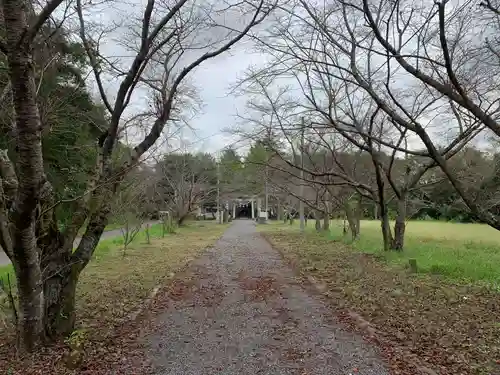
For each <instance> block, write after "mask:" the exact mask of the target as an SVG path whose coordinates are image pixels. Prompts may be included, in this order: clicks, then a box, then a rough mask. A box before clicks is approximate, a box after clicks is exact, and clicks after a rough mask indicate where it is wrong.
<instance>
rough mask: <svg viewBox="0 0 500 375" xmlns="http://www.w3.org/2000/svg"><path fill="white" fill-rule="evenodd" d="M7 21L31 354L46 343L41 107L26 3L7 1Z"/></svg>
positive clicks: (21, 284)
mask: <svg viewBox="0 0 500 375" xmlns="http://www.w3.org/2000/svg"><path fill="white" fill-rule="evenodd" d="M1 5H2V6H3V9H2V10H3V12H2V13H3V18H4V26H5V38H6V42H7V43H6V44H7V50H8V53H7V60H8V71H9V78H10V82H11V83H12V101H13V105H14V110H15V121H16V135H17V136H16V148H17V155H16V156H17V157H16V159H17V170H16V173H17V180H18V181H19V187H18V191H17V194H16V195H17V197H16V202H15V205H14V210H13V211H12V213H11V215H10V217H11V221H12V222H11V231H10V233H11V234H12V238H11V242H12V263H13V266H14V269H15V272H16V279H17V288H18V296H19V317H18V319H19V320H18V322H17V331H18V348H19V349H20V351H21V352H26V351H28V352H29V351H32V350H33V349H34V348H35V347H36V346H37V345H39V344H40V343H41V342H42V341H43V339H44V330H43V305H44V294H43V288H42V278H41V268H40V260H39V258H40V254H39V252H38V249H37V246H36V237H35V221H36V209H37V204H38V202H39V199H40V189H41V186H42V183H43V181H42V178H43V175H44V172H43V157H42V144H41V122H40V116H39V113H38V108H37V103H36V88H35V79H34V73H33V65H32V64H33V56H32V53H31V46H30V45H29V43H30V42H29V41H23V38H24V36H25V34H26V31H27V30H28V25H27V18H28V15H27V4H24V2H19V1H14V0H4V1H3V2H2V3H1Z"/></svg>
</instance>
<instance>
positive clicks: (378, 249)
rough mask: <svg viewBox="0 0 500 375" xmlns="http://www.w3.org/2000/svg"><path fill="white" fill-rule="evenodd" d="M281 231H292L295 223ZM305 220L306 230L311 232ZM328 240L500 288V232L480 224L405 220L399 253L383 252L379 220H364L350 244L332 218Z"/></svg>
mask: <svg viewBox="0 0 500 375" xmlns="http://www.w3.org/2000/svg"><path fill="white" fill-rule="evenodd" d="M274 225H279V227H280V228H281V230H292V231H295V230H297V228H298V223H297V222H296V225H294V226H292V227H290V226H287V225H281V224H274ZM313 226H314V223H313V222H312V221H309V222H308V228H307V229H308V230H309V231H314V227H313ZM330 229H331V230H330V233H329V234H328V236H327V237H328V239H329V240H336V241H338V240H341V241H343V242H344V243H347V244H350V245H351V247H352V248H353V249H355V250H358V251H361V252H364V253H373V254H378V255H380V256H381V257H383V258H384V259H386V260H387V261H388V262H389V263H390V264H393V265H399V266H406V265H407V264H408V259H410V258H413V259H416V260H417V264H418V269H419V272H422V273H431V274H439V275H443V276H446V277H450V278H452V279H454V280H461V281H464V282H470V281H472V282H476V281H481V282H484V283H487V284H489V285H490V286H492V287H494V288H498V289H499V290H500V267H499V265H500V231H497V230H495V229H493V228H491V227H489V226H487V225H483V224H459V223H449V222H439V221H410V222H408V223H407V229H406V236H405V249H404V251H403V252H402V253H396V252H392V251H391V252H384V251H383V247H382V238H381V237H382V236H381V232H380V222H378V221H373V220H363V221H362V222H361V237H360V239H359V240H358V241H356V242H354V243H351V241H350V234H349V233H348V234H347V236H345V237H344V236H343V223H342V221H332V223H331V228H330Z"/></svg>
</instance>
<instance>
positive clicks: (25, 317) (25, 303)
mask: <svg viewBox="0 0 500 375" xmlns="http://www.w3.org/2000/svg"><path fill="white" fill-rule="evenodd" d="M13 265H14V270H15V273H16V281H17V294H18V299H19V302H18V304H19V306H18V321H17V346H18V348H19V350H20V351H21V352H30V351H32V350H33V349H35V348H36V347H37V346H38V345H40V344H41V343H42V342H43V339H44V330H43V304H44V294H43V288H42V285H41V282H40V281H41V271H40V266H39V263H38V256H37V254H36V252H34V253H33V256H29V257H26V258H24V259H22V260H21V259H19V258H17V259H14V263H13Z"/></svg>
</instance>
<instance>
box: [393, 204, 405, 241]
mask: <svg viewBox="0 0 500 375" xmlns="http://www.w3.org/2000/svg"><path fill="white" fill-rule="evenodd" d="M405 230H406V195H403V196H401V197H400V198H399V199H398V210H397V215H396V222H395V224H394V238H393V239H392V244H391V249H392V250H396V251H402V250H403V248H404V240H405Z"/></svg>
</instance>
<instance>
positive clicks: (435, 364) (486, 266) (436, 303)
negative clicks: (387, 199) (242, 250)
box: [258, 221, 500, 375]
mask: <svg viewBox="0 0 500 375" xmlns="http://www.w3.org/2000/svg"><path fill="white" fill-rule="evenodd" d="M308 224H309V225H308V228H307V231H306V233H305V234H301V233H300V231H299V229H298V224H297V225H293V226H289V225H287V224H283V223H275V224H269V225H261V226H258V228H259V229H260V230H262V231H263V232H264V234H265V236H266V238H267V239H268V240H269V241H270V242H271V243H272V244H273V246H274V247H275V248H276V249H278V250H279V251H280V252H281V254H282V255H283V256H284V258H285V259H286V260H287V261H288V262H289V264H291V265H293V267H294V268H295V269H296V270H298V271H299V273H298V274H299V276H302V277H299V280H303V279H304V277H303V276H313V277H314V278H315V280H317V281H318V282H319V283H320V285H322V287H323V288H324V289H323V290H324V294H325V297H327V298H328V300H330V301H331V302H332V303H331V308H332V309H333V310H334V311H338V312H341V313H342V314H344V316H346V315H348V314H345V313H346V312H355V313H357V314H360V315H361V316H362V317H364V318H365V319H366V320H368V321H369V322H370V325H371V327H373V328H375V329H377V330H380V331H381V332H383V337H385V338H387V339H388V340H390V341H392V342H394V343H396V345H393V347H397V346H398V344H401V345H403V346H404V347H405V348H406V349H407V350H408V351H407V353H409V352H412V353H414V354H418V355H419V356H420V357H421V358H423V359H426V360H430V361H431V363H430V366H427V367H429V368H431V369H433V370H434V371H436V372H439V371H440V370H439V369H443V368H446V370H449V371H448V372H447V373H450V374H452V373H453V374H477V375H483V374H497V373H498V364H497V362H496V361H497V360H498V358H500V336H499V332H500V331H499V329H498V323H499V319H498V317H499V316H500V304H499V303H498V301H499V293H498V292H499V291H500V288H499V285H500V270H498V269H496V268H495V266H497V265H498V264H499V260H500V259H499V258H500V255H499V253H500V245H499V244H500V238H499V233H498V232H497V231H495V230H493V229H491V228H489V227H487V226H483V225H477V224H454V223H445V222H424V221H420V222H409V223H408V232H407V237H406V248H405V251H404V252H403V253H401V254H399V253H394V252H384V251H383V250H382V243H381V242H382V241H381V234H380V227H379V223H378V222H375V221H363V222H362V228H361V238H360V240H359V241H356V242H355V243H353V244H349V243H348V242H349V241H348V238H344V236H343V231H342V223H341V222H338V221H334V222H332V228H331V232H330V233H329V234H325V233H317V232H316V231H315V230H314V222H313V223H311V222H309V223H308ZM408 258H415V259H417V262H418V265H419V266H420V271H421V273H419V274H414V273H412V272H409V271H408V269H406V268H405V266H406V265H407V263H408ZM432 273H438V274H439V275H433V274H432ZM441 275H444V276H441ZM464 281H465V283H464ZM351 322H352V323H353V324H354V325H358V326H359V328H360V329H361V330H363V329H366V326H364V327H363V326H362V325H363V323H359V322H357V321H356V320H355V319H352V320H351ZM450 353H452V354H453V356H450ZM394 354H395V356H396V361H395V363H394V364H395V365H398V364H401V363H403V364H404V362H405V360H406V359H407V358H406V357H409V356H401V354H400V352H399V351H394ZM389 355H391V354H389ZM400 373H403V374H407V373H413V372H411V371H408V369H403V370H401V371H400Z"/></svg>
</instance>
